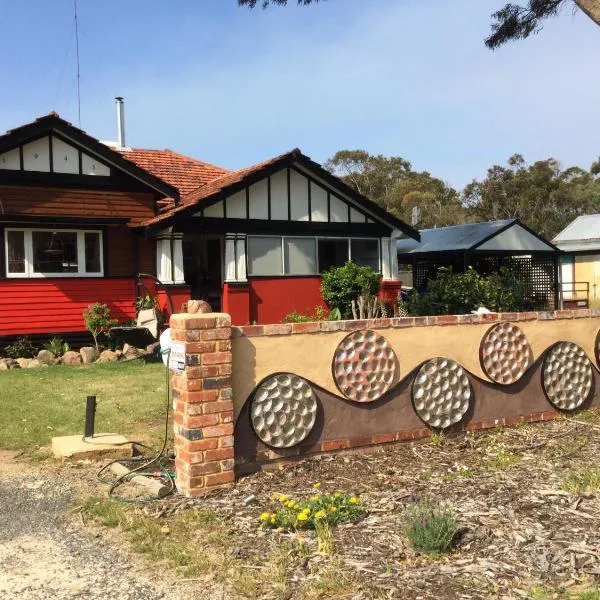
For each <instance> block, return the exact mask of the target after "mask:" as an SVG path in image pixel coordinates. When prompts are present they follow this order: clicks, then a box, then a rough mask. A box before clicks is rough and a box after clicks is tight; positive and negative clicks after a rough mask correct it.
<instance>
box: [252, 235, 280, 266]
mask: <svg viewBox="0 0 600 600" xmlns="http://www.w3.org/2000/svg"><path fill="white" fill-rule="evenodd" d="M248 274H249V275H283V261H282V255H281V238H280V237H249V238H248Z"/></svg>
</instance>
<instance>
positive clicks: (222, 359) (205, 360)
mask: <svg viewBox="0 0 600 600" xmlns="http://www.w3.org/2000/svg"><path fill="white" fill-rule="evenodd" d="M200 362H201V364H202V365H222V364H228V363H230V362H231V352H209V353H207V354H203V355H202V356H201V357H200Z"/></svg>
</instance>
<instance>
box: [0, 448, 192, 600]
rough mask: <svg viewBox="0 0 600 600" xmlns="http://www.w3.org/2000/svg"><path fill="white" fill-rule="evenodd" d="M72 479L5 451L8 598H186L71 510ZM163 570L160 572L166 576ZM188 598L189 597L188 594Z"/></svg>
mask: <svg viewBox="0 0 600 600" xmlns="http://www.w3.org/2000/svg"><path fill="white" fill-rule="evenodd" d="M74 495H75V489H74V487H73V480H71V478H70V477H67V478H64V477H58V476H52V475H49V474H40V473H37V472H35V471H32V470H30V469H28V468H27V466H25V465H19V463H15V462H14V460H12V457H10V455H9V454H8V453H0V598H2V600H17V599H18V600H50V599H52V600H56V599H62V598H67V599H68V598H79V599H86V600H87V599H90V600H116V599H118V600H155V599H158V598H163V599H165V600H179V599H180V598H181V597H182V596H180V594H179V593H178V592H177V591H175V590H174V588H173V587H172V586H170V585H169V584H166V585H165V584H164V583H163V582H162V581H160V580H158V579H156V580H153V579H151V578H150V577H149V576H148V575H147V574H146V573H144V572H142V571H141V570H140V569H139V568H136V567H135V566H134V565H133V564H132V563H131V561H130V560H129V559H128V558H127V557H126V556H125V555H124V554H123V553H122V552H120V551H119V550H118V549H116V548H115V547H113V546H111V545H109V544H108V543H107V542H106V541H105V540H104V539H102V537H100V535H99V534H94V532H93V531H92V530H91V529H87V528H84V527H82V526H81V525H80V524H79V522H78V520H77V518H76V517H74V516H73V514H72V513H69V509H70V508H71V507H72V504H71V503H72V498H73V497H74ZM160 574H161V571H157V577H160ZM188 598H189V595H188Z"/></svg>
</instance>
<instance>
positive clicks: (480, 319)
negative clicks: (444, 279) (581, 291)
mask: <svg viewBox="0 0 600 600" xmlns="http://www.w3.org/2000/svg"><path fill="white" fill-rule="evenodd" d="M590 317H600V309H599V308H591V309H590V308H580V309H576V310H555V311H542V312H518V313H517V312H510V313H486V314H481V315H439V316H432V317H393V318H388V319H363V320H357V321H315V322H311V323H280V324H273V325H244V326H241V327H233V328H232V332H231V333H232V337H234V338H236V337H257V336H273V335H292V334H297V333H321V332H330V331H356V330H358V329H388V328H402V327H424V326H427V325H472V324H479V323H497V322H500V321H551V320H556V319H585V318H590Z"/></svg>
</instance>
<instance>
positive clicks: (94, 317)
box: [83, 302, 117, 350]
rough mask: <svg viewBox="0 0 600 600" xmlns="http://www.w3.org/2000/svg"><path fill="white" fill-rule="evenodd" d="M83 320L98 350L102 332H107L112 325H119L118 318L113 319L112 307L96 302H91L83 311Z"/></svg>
mask: <svg viewBox="0 0 600 600" xmlns="http://www.w3.org/2000/svg"><path fill="white" fill-rule="evenodd" d="M83 320H84V321H85V326H86V328H87V330H88V331H89V332H90V333H91V334H92V337H93V338H94V345H95V346H96V350H98V349H99V348H98V337H99V336H100V335H101V334H105V333H107V332H108V330H109V329H110V328H111V327H114V326H115V325H117V320H116V319H112V318H111V315H110V308H108V306H107V305H106V304H102V303H100V302H96V303H94V304H90V305H89V306H88V307H87V308H86V309H85V310H84V311H83Z"/></svg>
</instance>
